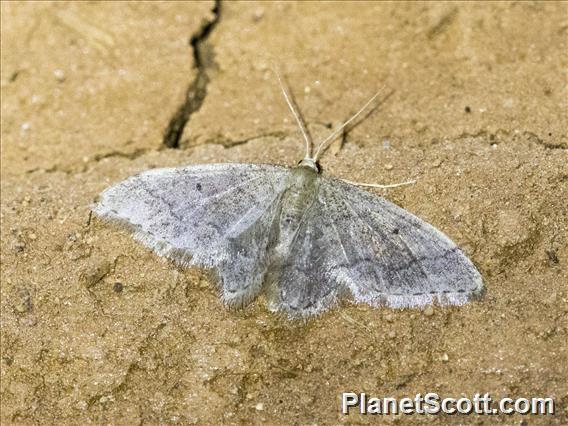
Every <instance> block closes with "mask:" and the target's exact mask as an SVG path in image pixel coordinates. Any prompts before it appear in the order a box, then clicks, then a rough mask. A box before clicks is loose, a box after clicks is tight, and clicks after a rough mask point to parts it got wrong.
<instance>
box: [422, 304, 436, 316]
mask: <svg viewBox="0 0 568 426" xmlns="http://www.w3.org/2000/svg"><path fill="white" fill-rule="evenodd" d="M424 315H426V316H427V317H431V316H432V315H434V308H433V307H432V305H428V306H426V308H424Z"/></svg>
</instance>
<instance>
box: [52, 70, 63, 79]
mask: <svg viewBox="0 0 568 426" xmlns="http://www.w3.org/2000/svg"><path fill="white" fill-rule="evenodd" d="M53 76H54V77H55V79H56V80H57V81H59V82H61V81H64V80H65V73H64V72H63V70H62V69H59V68H57V69H56V70H53Z"/></svg>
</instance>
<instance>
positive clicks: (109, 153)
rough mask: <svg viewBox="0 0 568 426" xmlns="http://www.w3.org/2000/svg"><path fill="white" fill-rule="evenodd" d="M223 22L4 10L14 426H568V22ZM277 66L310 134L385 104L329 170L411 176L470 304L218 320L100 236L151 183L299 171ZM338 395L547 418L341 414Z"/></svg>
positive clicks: (541, 10)
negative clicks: (115, 210) (127, 182)
mask: <svg viewBox="0 0 568 426" xmlns="http://www.w3.org/2000/svg"><path fill="white" fill-rule="evenodd" d="M213 6H214V5H213V4H211V3H207V2H204V3H175V4H174V3H161V4H150V3H144V4H136V3H121V4H118V3H114V4H108V3H90V2H89V3H80V4H66V3H34V4H23V3H15V2H3V3H2V33H1V35H2V46H1V47H2V70H1V71H2V80H1V93H2V111H1V112H2V121H1V124H2V157H1V160H2V175H1V178H2V183H1V190H2V192H1V201H2V203H1V204H2V210H1V215H2V216H1V218H2V227H1V230H2V244H1V250H2V253H1V255H2V258H1V267H2V274H1V280H2V286H1V296H2V297H1V314H2V317H1V319H2V321H1V337H2V357H1V388H0V389H1V397H2V400H1V418H0V419H1V422H2V424H86V423H96V424H98V423H105V424H141V423H145V424H156V423H165V424H168V423H172V424H174V423H181V424H218V423H220V422H225V423H228V424H249V423H251V422H252V423H261V422H265V423H269V424H336V423H362V424H367V423H373V422H380V423H384V422H387V423H399V424H416V423H424V424H431V423H432V424H463V423H468V424H470V423H474V424H494V423H502V424H523V425H526V424H529V425H531V424H559V425H560V424H567V423H568V408H567V407H568V355H567V346H568V344H567V342H568V336H567V328H568V321H567V317H568V289H567V283H568V215H567V208H566V205H567V200H568V168H567V166H566V164H568V161H567V160H568V155H567V148H568V137H567V135H568V123H567V119H566V117H567V113H568V107H567V99H568V93H567V72H566V70H567V65H568V63H567V62H568V61H567V59H568V55H567V53H566V52H568V46H567V38H568V4H567V3H548V4H546V3H541V2H539V3H524V2H516V3H491V4H457V3H435V4H402V3H400V4H390V3H389V4H382V3H381V4H376V3H375V4H370V3H369V4H362V3H359V4H355V3H326V4H315V3H306V4H295V3H277V4H270V3H262V4H255V3H234V4H223V5H222V7H221V9H220V10H214V9H213ZM190 39H191V40H192V43H189V40H190ZM273 60H276V61H277V62H278V63H280V64H281V68H282V70H283V72H284V73H285V75H286V76H287V78H288V81H289V82H290V85H291V86H292V88H293V90H294V91H295V93H296V98H297V100H298V103H299V104H300V105H301V106H302V109H303V112H304V115H305V117H306V119H307V121H308V122H309V123H310V128H311V129H312V132H313V133H314V134H315V135H316V137H321V136H323V135H324V134H326V132H328V131H329V130H328V127H329V126H330V125H336V124H338V123H340V122H341V121H342V120H344V119H346V118H347V117H349V115H350V114H352V113H353V112H354V111H356V110H357V109H358V107H359V106H361V105H362V104H363V103H364V102H365V101H366V99H367V98H368V97H370V96H371V95H372V94H373V93H374V92H375V91H376V90H377V89H378V88H380V87H381V86H382V85H385V86H386V89H385V94H390V96H388V99H387V100H386V101H385V102H383V103H382V104H381V106H380V107H379V108H378V109H377V110H376V111H375V112H374V113H373V114H372V115H370V116H369V117H368V118H367V119H366V120H365V121H364V122H362V123H361V124H360V125H359V126H357V127H356V128H355V129H353V130H352V131H351V132H349V133H348V134H347V135H346V137H345V138H344V140H343V144H342V145H339V144H337V145H336V146H335V147H334V148H333V149H332V150H330V152H329V153H328V154H327V155H326V156H325V157H324V158H323V160H322V164H323V165H324V167H325V173H328V174H330V175H336V176H340V177H344V178H348V179H351V180H359V181H369V182H381V183H391V182H400V181H404V180H408V179H410V178H414V179H417V181H418V182H417V184H416V185H413V186H410V187H404V188H398V189H395V190H390V191H388V192H379V193H380V194H382V195H384V196H385V197H387V198H388V199H390V200H392V201H394V202H396V203H398V204H399V205H401V206H403V207H404V208H406V209H408V210H409V211H411V212H413V213H415V214H417V215H418V216H420V217H422V218H424V219H425V220H427V221H429V222H430V223H432V224H433V225H434V226H436V227H438V228H439V229H441V230H442V231H444V232H445V233H446V234H448V235H449V236H450V237H451V238H452V239H453V240H454V241H456V242H457V243H458V244H459V245H460V246H461V247H463V249H464V250H465V251H466V252H467V253H468V255H469V256H470V257H471V259H472V260H473V261H474V263H475V264H476V265H477V266H478V268H479V270H480V271H481V273H482V274H483V277H484V282H485V285H486V290H487V291H486V294H485V296H484V298H483V299H482V300H481V301H479V302H475V303H471V304H469V305H467V306H463V307H452V308H440V307H435V308H434V309H433V311H432V312H430V311H420V310H401V311H398V310H390V309H386V308H384V309H373V308H370V307H367V306H354V305H349V304H344V305H342V306H340V307H337V308H335V309H333V310H332V311H330V312H328V313H326V314H324V315H322V316H320V317H318V318H316V319H314V320H311V321H309V322H307V323H298V322H292V323H291V322H289V321H286V320H285V319H282V318H279V317H276V316H274V315H272V314H271V313H269V312H268V311H267V310H266V308H265V305H264V301H262V300H259V301H257V302H256V303H254V304H253V305H252V306H250V307H249V308H247V309H245V310H243V311H230V310H227V309H226V308H225V307H223V306H222V304H221V302H220V301H219V299H218V297H217V294H216V290H215V288H214V286H213V285H212V284H211V283H209V282H208V281H207V279H206V277H205V275H204V274H203V272H201V271H199V270H182V269H180V268H177V267H175V266H174V265H172V264H171V263H168V262H166V261H164V260H162V259H160V258H159V257H157V256H156V255H154V254H152V253H151V252H150V251H148V250H147V249H146V248H144V247H143V246H141V245H140V244H138V243H136V242H135V241H133V240H132V239H131V238H130V237H129V236H128V235H127V234H126V233H124V232H122V231H120V230H118V229H116V228H114V227H112V226H109V225H106V224H104V223H102V222H100V221H99V220H97V219H96V218H92V219H90V217H89V205H90V204H91V203H92V201H93V200H94V199H95V197H96V196H97V194H98V193H99V192H100V191H102V190H103V189H104V188H106V187H107V186H109V185H110V184H112V183H113V182H116V181H118V180H121V179H124V178H126V177H127V176H129V175H131V174H134V173H136V172H138V171H142V170H145V169H148V168H150V167H161V166H173V165H184V164H196V163H211V162H226V161H235V162H273V163H278V164H294V163H295V162H296V161H297V160H298V159H299V158H300V156H301V155H302V152H301V149H302V145H301V140H300V135H299V133H298V130H297V128H296V127H295V125H294V123H293V121H292V120H291V117H290V114H289V112H288V111H287V110H286V106H285V103H284V101H283V99H282V97H281V94H280V92H279V88H278V85H277V82H276V80H275V78H274V76H273V74H272V73H271V71H270V68H271V62H272V61H273ZM188 92H189V97H187V98H186V96H187V94H188ZM185 119H188V121H187V123H186V125H185V126H183V123H184V121H185ZM171 123H173V125H171ZM164 140H166V141H167V143H168V144H169V145H170V146H177V147H178V148H179V149H170V148H165V147H164ZM342 391H354V392H363V391H364V392H367V393H368V394H371V395H375V396H398V397H402V396H413V395H414V394H416V393H418V392H422V393H424V392H427V391H431V392H438V393H439V394H441V395H444V396H453V397H459V396H462V395H467V396H471V395H473V394H474V393H490V394H491V395H492V396H493V397H494V398H500V397H503V396H510V397H532V396H552V397H554V398H555V400H556V403H557V407H556V408H557V414H556V415H555V416H553V417H548V418H542V417H534V416H519V415H515V416H498V417H487V416H485V417H483V416H470V417H464V416H437V417H434V416H410V417H408V416H393V417H384V418H380V419H377V418H370V417H363V416H359V415H354V414H352V415H350V416H348V417H345V416H342V415H341V414H340V393H341V392H342Z"/></svg>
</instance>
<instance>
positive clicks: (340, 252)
mask: <svg viewBox="0 0 568 426" xmlns="http://www.w3.org/2000/svg"><path fill="white" fill-rule="evenodd" d="M320 194H321V197H322V198H323V200H325V204H326V207H325V208H326V214H327V216H328V218H329V219H328V220H329V224H330V227H329V229H330V232H333V233H334V234H335V238H336V241H337V246H336V248H337V251H336V253H335V256H336V257H337V264H338V267H337V270H336V272H335V275H336V277H337V278H338V279H340V280H341V281H342V282H344V283H345V284H346V285H347V286H348V287H349V289H350V290H351V293H352V295H353V297H354V299H355V300H356V301H358V302H365V303H369V304H372V305H379V304H386V305H388V306H391V307H412V306H422V305H425V304H429V303H432V302H434V301H437V302H438V303H441V304H455V305H460V304H463V303H465V302H467V301H468V300H470V299H471V298H473V297H477V296H479V295H480V294H481V292H482V287H483V284H482V280H481V275H480V274H479V272H478V271H477V269H476V268H475V266H474V265H473V263H472V262H471V261H470V260H469V259H468V258H467V256H466V255H465V254H464V253H463V252H462V251H461V250H460V248H459V247H457V246H456V244H455V243H454V242H453V241H451V240H450V239H449V238H448V237H447V236H446V235H444V234H443V233H442V232H440V231H439V230H437V229H436V228H434V227H433V226H431V225H429V224H428V223H426V222H424V221H423V220H421V219H419V218H417V217H416V216H414V215H413V214H411V213H409V212H408V211H406V210H404V209H402V208H400V207H398V206H396V205H395V204H393V203H391V202H389V201H387V200H385V199H384V198H382V197H379V196H377V195H375V194H372V193H370V192H368V191H364V190H362V189H360V188H358V187H356V186H353V185H350V184H347V183H344V182H341V181H339V180H335V179H323V182H322V184H321V193H320Z"/></svg>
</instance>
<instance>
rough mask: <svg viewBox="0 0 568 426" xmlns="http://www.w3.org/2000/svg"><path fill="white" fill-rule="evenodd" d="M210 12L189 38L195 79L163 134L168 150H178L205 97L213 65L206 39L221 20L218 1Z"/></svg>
mask: <svg viewBox="0 0 568 426" xmlns="http://www.w3.org/2000/svg"><path fill="white" fill-rule="evenodd" d="M211 12H212V13H213V19H211V20H208V21H206V22H205V23H204V24H203V25H202V26H201V28H200V29H199V30H198V31H197V32H196V33H195V34H193V35H192V36H191V38H190V41H189V44H190V45H191V47H192V48H193V60H194V67H195V68H196V69H197V77H196V78H195V80H193V81H192V82H191V84H190V85H189V87H188V88H187V92H186V95H185V101H184V103H183V104H182V105H181V106H180V107H179V108H178V110H177V112H176V113H175V114H174V116H173V117H172V119H171V120H170V123H169V124H168V127H167V128H166V130H165V132H164V139H163V141H162V144H163V145H164V146H166V147H168V148H176V149H177V148H179V141H180V139H181V137H182V135H183V129H184V128H185V126H186V125H187V123H188V122H189V119H190V118H191V115H192V114H193V113H194V112H196V111H199V109H200V108H201V105H202V104H203V102H204V100H205V97H206V96H207V85H208V84H209V81H210V78H209V75H208V70H209V69H210V68H211V67H212V66H213V65H214V60H213V56H214V55H213V47H212V46H210V45H209V44H208V43H207V39H208V37H209V35H210V34H211V32H212V31H213V30H214V29H215V27H216V26H217V25H218V24H219V21H220V20H221V1H220V0H216V1H215V5H214V6H213V9H211Z"/></svg>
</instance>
